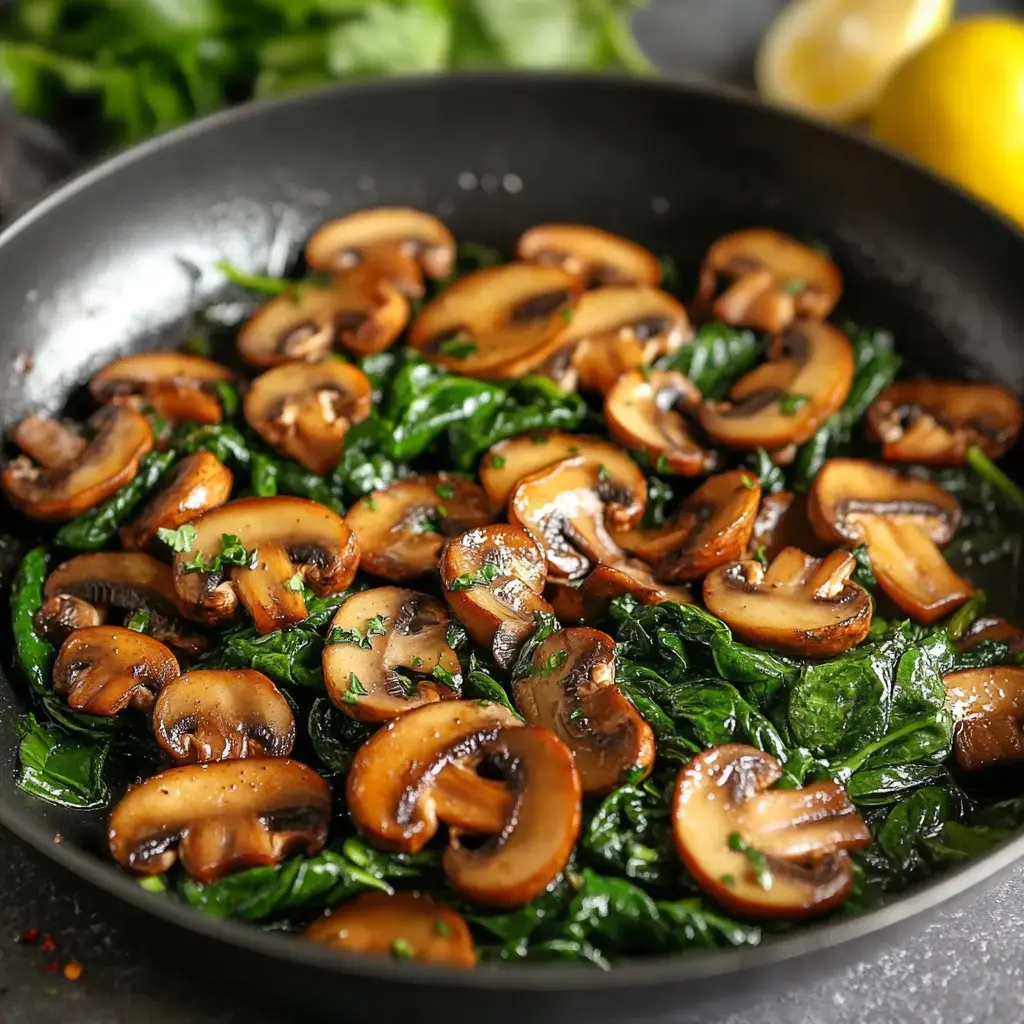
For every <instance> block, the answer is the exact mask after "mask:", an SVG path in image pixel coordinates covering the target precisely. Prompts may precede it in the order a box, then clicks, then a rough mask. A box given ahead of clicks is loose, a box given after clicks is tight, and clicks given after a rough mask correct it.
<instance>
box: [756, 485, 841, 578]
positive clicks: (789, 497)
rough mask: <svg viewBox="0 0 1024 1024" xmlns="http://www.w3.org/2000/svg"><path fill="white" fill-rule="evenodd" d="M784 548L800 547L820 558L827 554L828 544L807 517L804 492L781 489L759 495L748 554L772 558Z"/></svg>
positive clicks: (768, 559) (766, 558)
mask: <svg viewBox="0 0 1024 1024" xmlns="http://www.w3.org/2000/svg"><path fill="white" fill-rule="evenodd" d="M783 548H801V549H802V550H804V551H806V552H807V553H808V554H809V555H814V556H815V558H819V557H821V556H822V555H825V554H828V551H829V545H827V544H823V543H822V542H821V541H819V540H818V538H817V537H816V536H815V535H814V529H813V527H812V526H811V521H810V519H809V518H808V516H807V495H805V494H794V493H793V492H792V491H781V492H780V493H778V494H766V495H764V496H763V497H762V498H761V507H760V508H759V509H758V512H757V518H756V519H755V520H754V532H753V534H751V537H750V543H749V545H748V546H747V556H748V557H749V558H753V557H755V556H758V555H759V556H760V557H763V558H764V559H765V560H766V561H768V562H771V561H774V559H775V556H776V555H777V554H778V553H779V552H780V551H781V550H782V549H783Z"/></svg>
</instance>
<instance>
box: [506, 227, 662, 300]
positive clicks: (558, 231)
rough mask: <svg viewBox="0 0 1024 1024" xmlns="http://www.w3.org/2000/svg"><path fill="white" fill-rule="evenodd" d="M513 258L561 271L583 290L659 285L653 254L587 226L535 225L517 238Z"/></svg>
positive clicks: (632, 243)
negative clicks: (604, 287)
mask: <svg viewBox="0 0 1024 1024" xmlns="http://www.w3.org/2000/svg"><path fill="white" fill-rule="evenodd" d="M516 256H517V258H519V259H521V260H528V261H530V262H532V263H538V264H541V265H542V266H555V267H561V268H562V269H563V270H565V271H567V272H568V273H570V274H572V275H574V276H575V277H576V278H578V279H579V281H580V282H581V283H582V284H583V286H584V287H586V288H597V287H600V286H601V285H627V284H646V285H654V286H656V285H659V284H660V283H661V263H660V262H659V261H658V258H657V256H655V255H654V253H652V252H649V251H648V250H647V249H645V248H644V247H643V246H642V245H637V243H636V242H633V241H630V239H628V238H623V237H622V236H621V235H613V234H612V233H611V232H610V231H602V230H601V228H595V227H591V226H590V225H589V224H538V225H536V227H532V228H530V229H529V230H528V231H525V232H523V234H522V235H521V236H520V238H519V241H518V242H517V243H516Z"/></svg>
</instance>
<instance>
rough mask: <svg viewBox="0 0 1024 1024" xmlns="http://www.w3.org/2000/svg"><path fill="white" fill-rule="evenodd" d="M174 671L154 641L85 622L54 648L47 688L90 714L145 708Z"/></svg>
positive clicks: (169, 657)
mask: <svg viewBox="0 0 1024 1024" xmlns="http://www.w3.org/2000/svg"><path fill="white" fill-rule="evenodd" d="M177 675H178V662H177V659H175V657H174V655H173V654H172V653H171V652H170V651H169V650H168V649H167V648H166V647H165V646H164V645H163V644H162V643H160V641H159V640H154V639H153V638H152V637H151V636H146V635H145V634H144V633H136V632H135V631H134V630H132V629H120V628H118V627H116V626H89V627H87V628H85V629H78V630H75V632H74V633H72V634H71V635H70V636H69V637H68V638H67V639H66V640H65V641H64V643H63V644H61V648H60V650H59V651H58V652H57V659H56V661H55V662H54V665H53V688H54V690H56V691H57V693H63V694H66V695H67V699H68V706H69V707H71V708H73V709H74V710H75V711H84V712H86V713H87V714H90V715H104V716H108V715H116V714H117V713H118V712H119V711H123V710H124V709H125V708H127V707H133V708H137V709H139V710H143V711H144V710H148V709H149V708H151V707H152V706H153V701H154V699H155V698H156V695H157V694H158V693H160V692H161V691H162V690H163V689H164V687H166V686H167V685H168V684H169V683H170V682H171V681H172V680H173V679H175V678H177Z"/></svg>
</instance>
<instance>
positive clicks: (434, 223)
mask: <svg viewBox="0 0 1024 1024" xmlns="http://www.w3.org/2000/svg"><path fill="white" fill-rule="evenodd" d="M306 264H307V265H308V266H309V267H311V268H312V269H314V270H327V271H331V272H334V273H338V272H347V271H350V270H352V269H353V268H354V267H365V268H366V269H367V270H368V271H369V272H370V273H372V274H373V275H374V276H376V277H379V278H383V279H384V280H387V281H390V282H391V284H393V285H394V286H395V287H396V288H397V289H398V290H399V291H400V292H401V293H402V294H403V295H406V296H408V297H409V298H410V299H418V298H420V297H422V295H423V275H424V274H426V276H427V277H430V278H433V279H434V280H437V279H439V278H442V277H448V275H449V274H451V272H452V270H453V269H454V267H455V239H454V237H453V236H452V233H451V232H450V231H449V230H448V229H447V228H446V227H445V226H444V224H442V223H441V221H439V220H438V219H437V218H436V217H433V216H431V215H430V214H429V213H424V212H423V211H422V210H414V209H411V208H410V207H405V206H378V207H375V208H373V209H369V210H357V211H356V212H355V213H350V214H348V216H346V217H340V218H338V219H337V220H332V221H328V222H327V223H326V224H324V225H322V226H321V227H319V228H318V229H317V230H316V231H315V232H314V233H313V235H312V237H311V238H310V239H309V241H308V242H307V243H306Z"/></svg>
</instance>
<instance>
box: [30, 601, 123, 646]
mask: <svg viewBox="0 0 1024 1024" xmlns="http://www.w3.org/2000/svg"><path fill="white" fill-rule="evenodd" d="M106 619H107V616H106V609H105V608H97V607H96V606H95V605H93V604H90V603H89V602H88V601H85V600H83V599H82V598H80V597H75V596H74V595H73V594H56V595H55V596H54V597H51V598H47V599H46V600H45V601H43V603H42V604H41V605H40V606H39V607H38V608H37V609H36V613H35V615H34V616H33V617H32V628H33V629H34V630H35V632H36V635H37V636H41V637H42V638H43V639H44V640H46V641H47V642H48V643H51V644H53V646H54V647H60V645H61V644H62V643H64V641H65V640H67V638H68V637H69V636H71V634H72V633H73V632H74V631H75V630H76V629H87V628H88V627H89V626H102V625H103V623H104V622H106Z"/></svg>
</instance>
